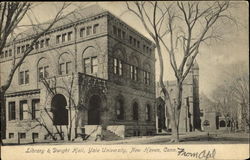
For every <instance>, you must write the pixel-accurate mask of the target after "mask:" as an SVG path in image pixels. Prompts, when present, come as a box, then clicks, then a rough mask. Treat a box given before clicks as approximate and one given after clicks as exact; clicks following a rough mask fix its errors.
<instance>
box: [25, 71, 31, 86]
mask: <svg viewBox="0 0 250 160" xmlns="http://www.w3.org/2000/svg"><path fill="white" fill-rule="evenodd" d="M24 73H25V74H24V76H25V78H24V80H25V84H28V83H29V81H30V78H29V77H30V76H29V70H27V71H25V72H24Z"/></svg>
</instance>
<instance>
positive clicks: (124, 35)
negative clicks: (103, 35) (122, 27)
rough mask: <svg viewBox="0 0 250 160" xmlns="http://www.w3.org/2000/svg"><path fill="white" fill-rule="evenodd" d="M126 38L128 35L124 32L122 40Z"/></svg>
mask: <svg viewBox="0 0 250 160" xmlns="http://www.w3.org/2000/svg"><path fill="white" fill-rule="evenodd" d="M125 38H126V33H125V32H124V31H122V39H125Z"/></svg>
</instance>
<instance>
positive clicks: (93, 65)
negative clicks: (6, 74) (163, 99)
mask: <svg viewBox="0 0 250 160" xmlns="http://www.w3.org/2000/svg"><path fill="white" fill-rule="evenodd" d="M112 57H113V62H112V64H111V65H113V73H114V74H115V75H117V76H125V75H127V76H129V77H130V79H131V80H133V81H143V83H144V84H146V85H150V84H151V82H150V80H151V79H152V78H151V77H152V73H151V66H150V63H149V61H145V62H144V63H143V65H142V66H141V64H140V61H139V58H138V57H137V56H135V55H134V54H132V55H131V56H130V58H129V60H126V58H125V55H124V53H123V52H122V51H121V50H120V49H117V50H116V51H115V52H114V53H113V55H112ZM53 63H54V62H52V61H50V60H49V59H47V58H45V57H43V58H41V59H40V60H39V61H38V63H37V74H38V80H39V81H40V80H41V79H43V78H48V77H49V76H50V74H51V73H50V71H51V68H53V67H52V66H51V65H53ZM81 63H82V72H84V73H86V74H89V75H95V76H96V75H97V72H98V65H99V64H100V62H98V51H97V49H95V48H94V47H91V46H90V47H87V48H86V49H85V50H84V51H83V54H82V60H81ZM57 65H58V66H57V67H56V68H57V70H58V74H59V75H67V74H71V73H72V72H73V70H74V66H73V58H72V56H71V55H70V54H69V53H67V52H65V53H63V54H61V55H60V56H59V59H58V62H57ZM125 65H127V66H128V67H127V72H129V73H127V74H124V73H125V69H124V68H125ZM29 67H30V66H25V65H21V67H20V68H19V84H27V83H29ZM140 72H141V73H142V74H140ZM140 75H141V76H143V77H139V76H140Z"/></svg>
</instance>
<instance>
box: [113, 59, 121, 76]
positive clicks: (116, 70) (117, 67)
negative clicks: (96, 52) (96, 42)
mask: <svg viewBox="0 0 250 160" xmlns="http://www.w3.org/2000/svg"><path fill="white" fill-rule="evenodd" d="M114 74H118V75H120V76H121V75H122V61H121V60H119V59H117V58H114Z"/></svg>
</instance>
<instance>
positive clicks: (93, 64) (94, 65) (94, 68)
mask: <svg viewBox="0 0 250 160" xmlns="http://www.w3.org/2000/svg"><path fill="white" fill-rule="evenodd" d="M91 68H92V73H94V74H95V73H97V69H98V60H97V57H92V58H91Z"/></svg>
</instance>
